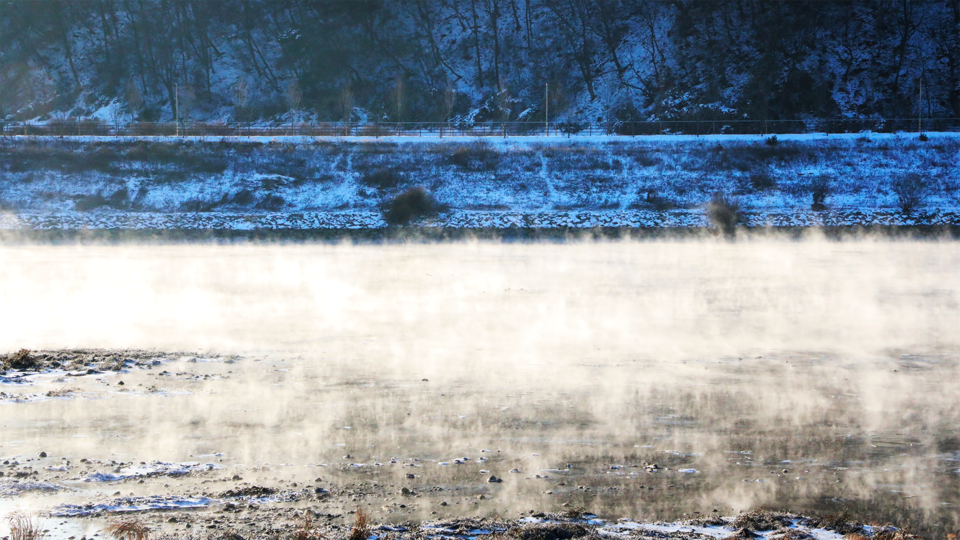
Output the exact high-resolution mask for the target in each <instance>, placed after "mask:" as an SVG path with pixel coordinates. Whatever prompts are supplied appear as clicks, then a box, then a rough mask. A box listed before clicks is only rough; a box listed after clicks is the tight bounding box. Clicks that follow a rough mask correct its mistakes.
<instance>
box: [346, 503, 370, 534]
mask: <svg viewBox="0 0 960 540" xmlns="http://www.w3.org/2000/svg"><path fill="white" fill-rule="evenodd" d="M369 536H370V522H369V521H368V520H367V515H366V514H364V513H363V510H361V509H360V507H359V506H358V507H357V520H356V521H355V522H354V524H353V528H352V529H350V535H349V536H347V540H367V538H368V537H369Z"/></svg>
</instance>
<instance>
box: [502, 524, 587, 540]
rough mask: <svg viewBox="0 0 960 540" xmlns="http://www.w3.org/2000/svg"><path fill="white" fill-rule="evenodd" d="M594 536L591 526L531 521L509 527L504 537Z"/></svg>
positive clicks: (530, 539)
mask: <svg viewBox="0 0 960 540" xmlns="http://www.w3.org/2000/svg"><path fill="white" fill-rule="evenodd" d="M585 536H596V534H595V532H594V530H593V529H592V528H588V527H587V526H585V525H582V524H580V523H531V524H528V525H524V526H522V527H517V528H515V529H511V530H509V531H507V532H506V533H505V534H504V537H506V538H510V539H515V540H570V539H571V538H582V537H585Z"/></svg>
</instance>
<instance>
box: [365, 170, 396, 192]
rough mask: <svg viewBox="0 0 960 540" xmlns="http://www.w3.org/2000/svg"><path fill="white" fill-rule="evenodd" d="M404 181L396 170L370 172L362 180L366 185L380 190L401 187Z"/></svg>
mask: <svg viewBox="0 0 960 540" xmlns="http://www.w3.org/2000/svg"><path fill="white" fill-rule="evenodd" d="M402 180H403V177H401V176H400V173H399V172H397V171H396V170H394V169H380V170H376V171H372V172H368V173H367V174H365V175H363V178H361V179H360V181H361V182H363V183H364V184H365V185H368V186H370V187H374V188H377V189H379V190H387V189H390V188H395V187H397V186H398V185H400V182H401V181H402Z"/></svg>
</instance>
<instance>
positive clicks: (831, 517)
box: [808, 512, 900, 540]
mask: <svg viewBox="0 0 960 540" xmlns="http://www.w3.org/2000/svg"><path fill="white" fill-rule="evenodd" d="M808 525H809V526H811V527H817V528H820V529H827V530H830V531H835V532H836V533H837V534H842V535H852V534H860V533H862V532H863V525H862V524H860V523H855V522H853V521H851V519H850V514H848V513H847V512H839V513H836V514H827V515H824V516H820V517H818V518H814V519H811V520H810V521H809V522H808ZM874 538H876V536H874ZM878 540H892V539H878ZM898 540H900V539H898Z"/></svg>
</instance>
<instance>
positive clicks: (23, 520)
mask: <svg viewBox="0 0 960 540" xmlns="http://www.w3.org/2000/svg"><path fill="white" fill-rule="evenodd" d="M4 521H5V522H6V523H7V526H8V527H10V540H40V539H41V538H43V536H44V534H43V521H41V520H40V519H39V518H37V519H33V518H32V517H30V516H29V515H27V514H25V513H23V512H19V511H17V512H11V513H10V514H7V517H6V518H4Z"/></svg>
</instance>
